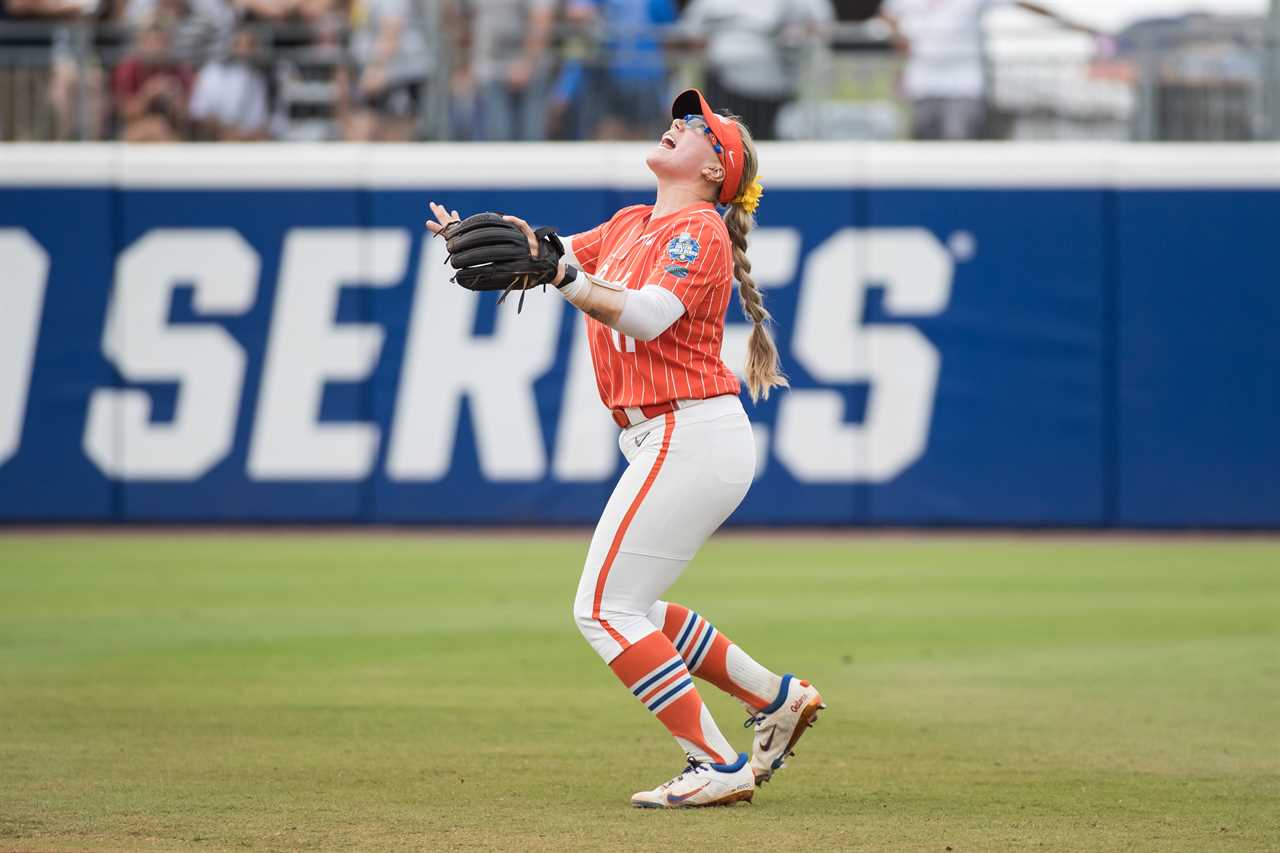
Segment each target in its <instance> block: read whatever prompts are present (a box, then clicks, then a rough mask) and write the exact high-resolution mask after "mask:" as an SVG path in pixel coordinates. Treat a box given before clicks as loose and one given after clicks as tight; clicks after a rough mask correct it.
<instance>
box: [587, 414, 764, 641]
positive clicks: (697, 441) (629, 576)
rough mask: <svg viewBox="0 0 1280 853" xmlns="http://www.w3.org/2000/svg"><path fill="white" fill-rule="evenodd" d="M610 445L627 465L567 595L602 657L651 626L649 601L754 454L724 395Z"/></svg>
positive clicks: (733, 501) (675, 573) (713, 524)
mask: <svg viewBox="0 0 1280 853" xmlns="http://www.w3.org/2000/svg"><path fill="white" fill-rule="evenodd" d="M618 445H619V447H621V448H622V453H623V455H624V456H625V457H626V458H627V462H628V463H629V464H628V465H627V469H626V470H625V471H624V472H623V473H622V478H621V479H619V480H618V485H617V486H615V487H614V490H613V494H612V495H611V496H610V498H609V503H608V504H606V505H605V508H604V514H603V515H602V516H601V517H600V521H599V523H597V525H596V530H595V534H594V535H593V536H592V537H591V547H590V549H589V550H588V552H587V562H586V565H585V566H584V567H583V570H582V580H581V581H580V582H579V583H578V594H577V597H576V598H575V599H574V602H573V616H574V620H575V621H576V622H577V624H578V628H579V629H580V630H581V631H582V635H583V636H584V637H586V638H587V642H589V643H591V647H592V648H594V649H595V650H596V651H597V652H599V653H600V656H601V657H602V658H604V659H605V662H606V663H608V662H610V661H612V660H613V659H614V658H615V657H617V656H618V655H619V654H621V653H622V651H623V650H625V649H626V648H627V647H628V646H630V645H631V644H632V643H634V642H636V641H638V640H640V639H643V638H644V637H646V636H648V635H649V634H651V633H653V632H654V631H657V630H660V629H661V627H662V626H660V625H654V624H653V623H652V622H650V621H649V619H648V615H647V614H648V612H649V609H650V608H651V607H652V606H653V604H654V602H656V601H657V600H658V599H659V598H660V597H661V596H662V594H663V593H664V592H666V590H667V589H668V588H669V587H670V586H671V585H672V584H673V583H675V581H676V578H678V577H680V573H681V572H682V571H684V567H685V566H686V565H688V563H689V561H690V560H691V559H693V555H694V554H695V553H697V551H698V549H699V548H701V547H702V543H703V542H705V541H707V538H708V537H709V536H711V534H712V533H713V532H715V530H716V528H717V527H719V526H720V525H721V524H723V523H724V520H725V519H726V518H728V517H729V514H730V513H732V512H733V511H734V509H736V508H737V506H738V504H739V503H741V502H742V498H743V497H744V496H745V495H746V494H747V489H748V488H749V487H750V485H751V479H752V477H753V476H754V474H755V459H756V453H755V441H754V438H753V437H752V434H751V424H750V422H749V421H748V420H747V415H746V412H745V411H743V408H742V403H741V401H739V400H738V398H737V397H736V396H733V395H724V396H721V397H712V398H711V399H709V400H703V401H702V402H700V403H697V404H695V405H692V406H689V407H688V408H683V409H678V410H676V411H674V412H671V413H668V414H666V415H660V416H659V417H656V418H651V419H649V420H647V421H644V422H643V423H639V424H636V425H635V426H632V427H629V428H627V429H625V430H623V431H622V435H621V436H619V438H618Z"/></svg>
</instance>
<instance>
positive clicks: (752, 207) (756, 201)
mask: <svg viewBox="0 0 1280 853" xmlns="http://www.w3.org/2000/svg"><path fill="white" fill-rule="evenodd" d="M762 195H764V184H762V183H760V178H759V176H757V177H756V179H755V180H754V181H752V182H751V186H749V187H747V188H746V189H745V190H743V191H742V192H741V193H739V194H738V197H737V198H735V199H734V200H733V203H734V204H740V205H742V206H743V208H745V209H746V211H747V213H755V212H756V208H757V207H759V206H760V196H762Z"/></svg>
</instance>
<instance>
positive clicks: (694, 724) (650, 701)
mask: <svg viewBox="0 0 1280 853" xmlns="http://www.w3.org/2000/svg"><path fill="white" fill-rule="evenodd" d="M609 668H610V669H612V670H613V674H614V675H616V676H618V678H619V680H621V681H622V683H623V684H625V685H626V686H627V689H628V690H630V691H631V692H632V693H633V694H634V695H635V697H636V698H637V699H639V700H640V701H641V702H642V703H643V704H644V706H645V707H646V708H648V709H649V710H650V711H652V712H653V713H654V714H655V715H656V716H657V718H658V719H659V720H660V721H661V722H662V724H663V725H664V726H666V727H667V730H668V731H669V732H671V734H672V735H673V736H674V737H675V739H676V740H677V741H678V742H679V743H680V746H681V747H682V748H683V749H684V751H685V752H687V753H688V754H690V755H692V756H693V757H694V758H697V759H698V760H699V761H705V762H710V763H712V764H733V763H735V762H736V761H737V759H738V752H737V750H735V749H734V748H733V746H732V745H730V743H729V741H728V740H727V739H726V738H725V736H724V735H723V734H722V733H721V732H720V729H719V728H717V727H716V724H715V721H714V720H713V719H712V718H711V712H710V711H708V710H707V707H706V706H705V705H703V704H702V697H701V696H699V695H698V691H697V688H695V687H694V685H693V679H692V678H690V676H689V668H688V667H687V666H686V665H685V662H684V659H683V658H682V657H681V656H680V655H679V654H678V653H677V652H676V650H675V647H674V646H673V645H672V644H671V641H670V640H669V639H667V637H666V635H665V634H663V633H662V632H661V631H654V632H653V633H652V634H650V635H648V636H647V637H645V638H644V639H642V640H640V641H639V642H637V643H632V644H631V645H630V646H628V647H627V648H626V649H624V650H623V652H622V654H620V655H618V656H617V657H616V658H614V659H613V660H612V661H610V662H609Z"/></svg>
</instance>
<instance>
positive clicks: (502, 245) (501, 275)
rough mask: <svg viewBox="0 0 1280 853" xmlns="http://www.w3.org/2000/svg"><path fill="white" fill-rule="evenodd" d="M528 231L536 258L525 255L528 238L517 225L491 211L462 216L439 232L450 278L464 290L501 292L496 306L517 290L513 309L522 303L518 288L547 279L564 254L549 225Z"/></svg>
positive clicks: (554, 270)
mask: <svg viewBox="0 0 1280 853" xmlns="http://www.w3.org/2000/svg"><path fill="white" fill-rule="evenodd" d="M534 235H535V236H536V237H537V238H538V256H537V257H533V256H532V255H530V254H529V241H528V239H527V238H526V237H525V234H524V232H523V231H521V230H520V228H519V226H517V225H515V224H514V223H511V222H508V221H506V220H505V219H503V218H502V217H501V216H500V215H498V214H496V213H477V214H474V215H472V216H468V217H467V218H466V219H464V220H462V221H461V222H455V223H452V224H450V225H448V226H447V227H446V228H445V229H444V231H442V232H441V236H443V237H444V238H445V245H446V247H447V248H448V250H449V263H450V264H451V265H452V266H453V268H454V269H456V270H457V272H456V273H454V276H453V280H454V281H455V282H457V283H458V284H459V285H461V286H462V287H465V288H466V289H467V290H473V291H477V292H484V291H489V290H500V291H502V296H501V297H500V298H499V299H498V303H499V304H501V303H502V301H503V300H505V299H506V298H507V294H509V293H510V292H511V291H513V290H519V291H520V304H519V305H518V306H517V308H516V311H517V312H519V310H520V309H521V308H523V307H524V291H526V290H530V289H532V288H534V287H537V286H538V285H543V286H544V287H545V285H546V284H547V283H548V282H550V281H553V280H554V279H555V277H556V272H557V268H558V266H559V264H560V258H561V257H563V256H564V244H563V243H562V242H560V238H559V237H558V236H557V235H556V232H555V229H554V228H539V229H537V230H536V231H535V232H534Z"/></svg>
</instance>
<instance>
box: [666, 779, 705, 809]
mask: <svg viewBox="0 0 1280 853" xmlns="http://www.w3.org/2000/svg"><path fill="white" fill-rule="evenodd" d="M710 784H711V783H710V782H704V783H703V784H702V788H705V787H707V785H710ZM702 788H694V789H693V790H692V791H690V792H689V793H687V794H681V795H680V796H678V797H677V796H676V795H675V794H667V802H668V803H671V805H673V806H675V805H679V804H680V803H683V802H684V801H685V800H687V799H689V798H690V797H692V796H693V795H694V794H696V793H698V792H699V791H701V790H702Z"/></svg>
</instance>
